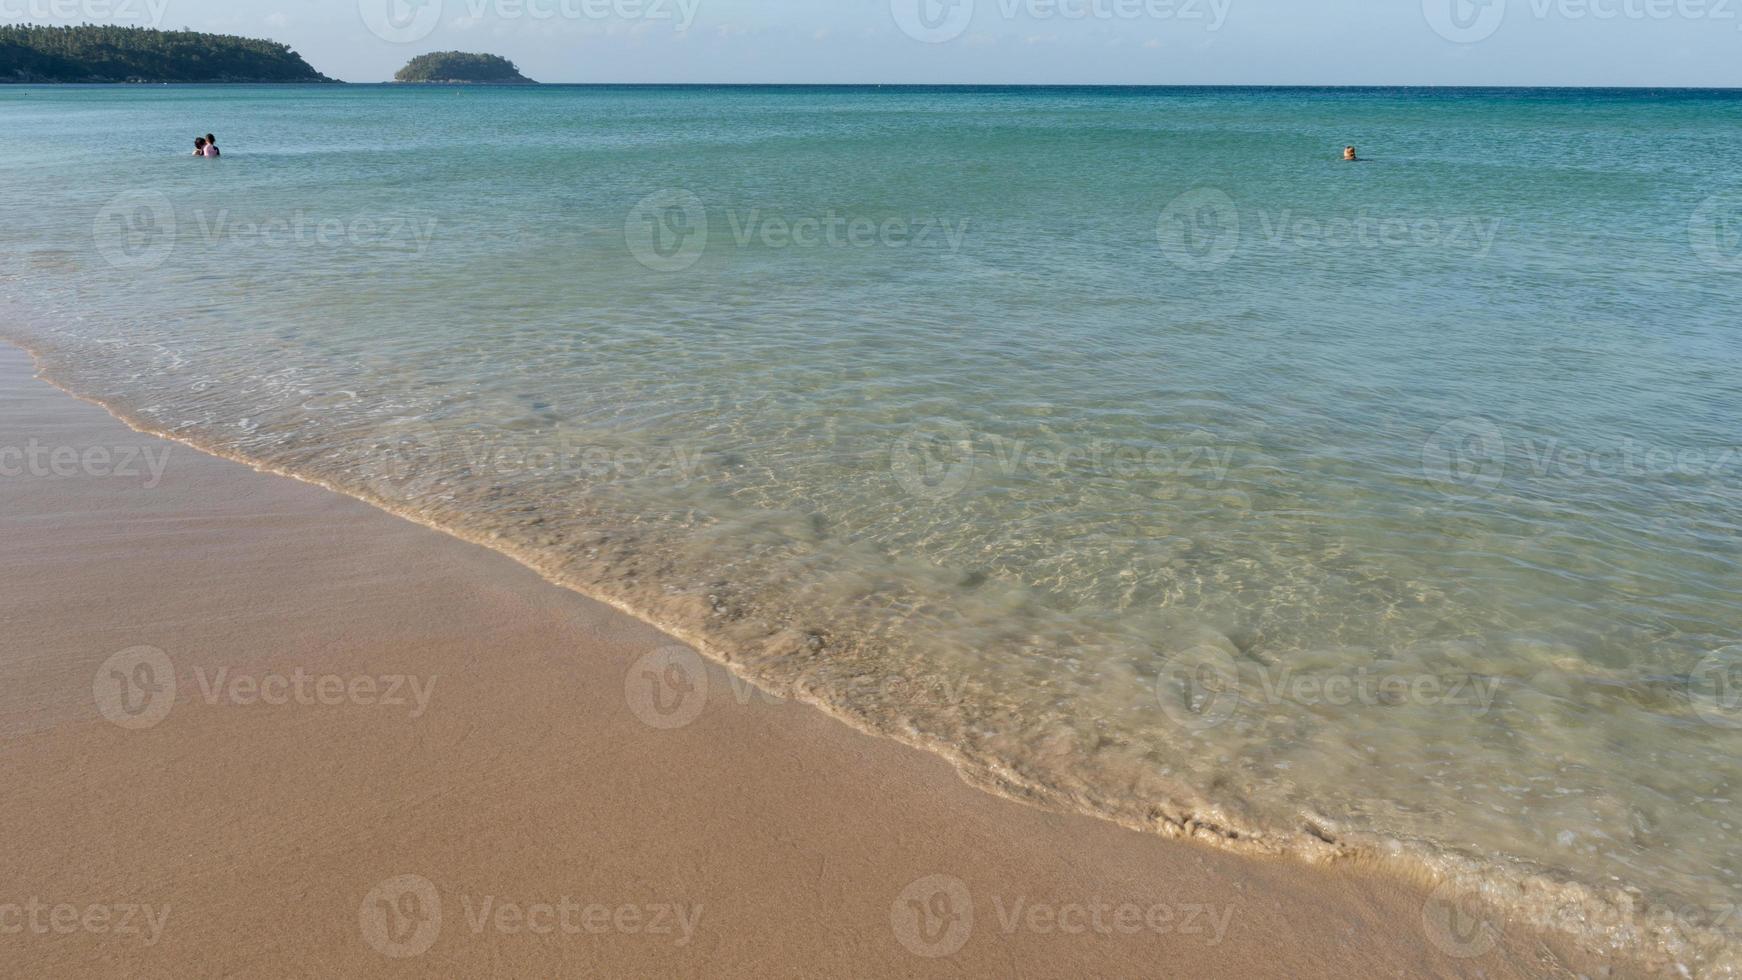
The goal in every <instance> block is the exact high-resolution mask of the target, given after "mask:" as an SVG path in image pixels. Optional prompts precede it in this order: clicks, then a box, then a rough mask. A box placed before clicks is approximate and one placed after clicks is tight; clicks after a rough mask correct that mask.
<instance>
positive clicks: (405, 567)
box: [0, 348, 1601, 978]
mask: <svg viewBox="0 0 1742 980" xmlns="http://www.w3.org/2000/svg"><path fill="white" fill-rule="evenodd" d="M32 440H34V441H35V444H36V446H37V448H38V449H39V450H47V449H50V448H53V447H70V449H72V450H77V451H78V453H79V457H78V458H79V459H80V462H79V463H78V464H77V465H76V466H73V467H72V469H73V470H76V471H78V472H75V473H74V474H73V475H66V476H57V475H55V474H54V473H53V469H54V467H53V466H52V462H53V457H44V458H43V459H45V460H46V461H47V462H48V463H49V464H50V468H49V469H48V470H46V471H43V473H44V475H31V473H30V472H28V467H27V468H26V470H27V471H26V472H25V473H23V474H22V475H13V476H4V477H0V555H3V557H4V569H5V580H4V589H3V590H0V627H3V630H4V632H3V634H0V635H3V636H4V643H3V647H0V649H3V654H0V785H3V786H4V793H3V794H0V828H3V832H0V976H4V977H8V978H12V977H21V978H22V977H31V978H35V977H104V976H117V977H119V976H127V977H165V978H169V977H174V978H184V977H219V976H224V977H230V976H322V977H401V976H403V977H473V976H478V977H482V976H491V977H550V976H559V975H561V976H625V977H627V976H636V977H654V976H698V977H700V976H706V977H728V976H757V977H764V976H767V977H774V976H787V977H799V976H804V977H890V976H904V977H906V976H912V977H919V976H997V977H1015V976H1032V977H1085V976H1101V977H1138V976H1152V977H1200V976H1202V977H1222V976H1226V977H1253V976H1278V977H1279V976H1291V977H1311V976H1327V977H1328V976H1335V977H1368V976H1483V975H1485V976H1488V977H1508V976H1572V975H1575V973H1580V972H1583V973H1589V974H1591V975H1600V973H1601V970H1599V969H1597V968H1595V967H1596V965H1595V964H1593V963H1590V962H1581V961H1580V960H1578V959H1577V957H1576V956H1574V955H1573V954H1570V953H1568V952H1567V951H1566V950H1565V949H1563V948H1562V947H1561V946H1560V944H1559V943H1557V942H1556V941H1554V940H1553V939H1552V938H1545V937H1543V936H1539V935H1535V934H1531V933H1529V932H1526V931H1523V930H1518V929H1507V930H1505V931H1504V933H1503V934H1502V935H1501V936H1500V937H1499V940H1498V942H1497V943H1496V944H1495V945H1494V946H1493V947H1492V948H1491V949H1489V950H1487V951H1486V952H1485V953H1483V954H1482V955H1479V956H1471V957H1466V958H1460V957H1457V956H1452V955H1448V954H1447V952H1446V951H1445V949H1444V948H1443V944H1436V943H1435V942H1432V941H1430V938H1429V932H1430V930H1429V928H1428V927H1427V924H1426V923H1425V922H1424V914H1423V913H1424V908H1425V909H1429V910H1430V911H1431V906H1430V905H1429V903H1428V899H1427V896H1426V895H1425V894H1424V892H1423V891H1422V890H1421V889H1419V888H1417V887H1415V886H1413V885H1409V884H1405V883H1400V882H1396V881H1392V880H1390V879H1387V878H1384V877H1381V876H1380V875H1377V874H1375V873H1372V872H1371V871H1367V870H1363V869H1360V868H1337V867H1331V868H1310V867H1306V866H1303V865H1300V864H1298V863H1293V862H1287V861H1261V860H1254V859H1252V858H1248V857H1244V856H1239V855H1234V854H1229V853H1226V852H1223V851H1219V850H1215V849H1211V848H1208V847H1204V846H1201V845H1198V844H1193V843H1187V842H1178V841H1169V840H1164V839H1161V838H1159V837H1152V836H1148V835H1144V834H1141V833H1137V832H1133V831H1130V830H1125V829H1122V828H1119V827H1115V826H1112V825H1110V824H1106V823H1102V822H1100V821H1097V820H1094V819H1090V818H1087V817H1082V816H1076V815H1064V814H1054V813H1048V812H1043V811H1040V810H1036V809H1032V808H1029V807H1026V806H1023V805H1020V804H1016V803H1012V802H1010V801H1007V800H1004V799H1001V798H997V797H994V796H991V795H987V794H985V793H982V792H980V791H978V790H975V789H973V788H970V787H969V786H967V785H965V784H964V783H962V782H961V781H960V780H959V779H957V778H956V776H955V774H954V772H953V771H952V770H951V768H950V767H949V766H948V765H946V764H945V763H944V762H942V761H941V760H939V759H937V758H934V757H932V756H929V755H927V754H923V753H921V752H918V751H914V750H911V749H909V748H906V747H904V746H901V745H898V744H895V743H893V742H889V741H885V740H881V739H876V738H872V737H869V736H866V735H863V734H861V733H859V732H856V731H853V730H851V729H849V728H847V727H846V726H844V725H842V724H840V723H839V722H837V721H835V720H833V719H831V718H828V717H826V716H824V715H822V714H821V713H819V712H817V711H815V710H813V709H811V708H809V707H806V706H803V705H798V704H793V703H778V702H775V701H772V700H770V699H767V698H764V697H760V696H753V695H750V694H749V693H748V692H746V691H744V690H743V689H742V688H741V687H739V686H735V685H734V684H732V683H731V681H730V679H729V678H728V675H726V674H725V673H723V672H721V671H720V670H718V669H717V668H711V667H710V668H707V677H708V680H707V689H708V696H707V699H706V701H705V703H704V702H700V701H693V702H689V703H686V702H683V701H681V700H677V699H676V698H677V695H676V694H674V692H673V691H672V690H670V689H667V690H665V691H664V692H663V693H664V694H665V695H666V696H668V697H671V698H673V699H674V700H672V701H670V702H668V703H667V704H666V705H665V706H666V707H672V706H673V705H677V706H678V707H679V709H680V710H679V713H678V714H677V715H676V716H669V717H668V716H661V715H659V714H657V713H656V712H654V713H650V712H651V711H652V709H650V707H649V702H648V698H649V697H651V695H652V694H653V693H654V691H655V688H654V686H653V685H654V682H655V680H658V679H659V678H661V677H673V676H675V675H672V674H668V673H665V672H664V671H654V674H655V677H653V678H649V677H647V676H645V675H646V673H647V671H646V670H645V668H646V667H647V666H648V662H647V661H644V660H643V659H642V658H644V657H645V656H646V655H647V654H649V653H650V652H651V651H657V650H660V649H661V648H665V647H669V646H670V645H671V642H670V641H669V640H668V639H666V638H664V637H662V636H661V635H660V634H659V633H658V632H657V631H655V630H654V629H652V628H651V627H649V626H646V625H644V624H642V623H639V622H636V621H634V620H632V619H630V618H629V617H627V616H624V615H621V614H619V613H617V612H615V611H613V610H610V609H608V608H606V607H604V606H602V605H600V604H598V603H596V602H593V601H590V600H588V599H586V598H584V597H581V596H579V595H575V594H573V593H571V592H568V591H565V590H563V589H559V588H556V587H554V586H551V585H549V584H547V583H546V582H545V581H543V580H542V579H540V578H539V577H538V576H537V575H535V574H534V573H532V572H531V571H528V570H527V569H525V568H524V567H522V566H520V565H518V564H516V563H514V562H512V561H510V560H508V559H507V558H504V557H502V556H500V555H498V554H495V553H493V552H491V551H488V550H486V549H483V548H479V547H475V546H473V545H470V544H466V543H463V542H461V541H458V540H455V539H453V538H450V537H448V536H445V535H443V534H440V533H438V532H435V531H432V530H429V529H427V528H424V527H420V526H417V525H414V524H412V523H409V522H407V521H404V520H401V519H399V518H396V517H393V516H391V515H388V514H385V513H382V512H380V511H377V510H375V509H373V508H371V507H368V506H366V505H364V504H362V503H359V502H357V501H354V500H351V499H348V498H345V497H342V496H340V495H337V494H334V493H331V492H328V491H326V490H323V489H320V488H317V487H314V486H311V485H307V484H303V483H299V482H297V481H294V480H290V479H286V478H282V477H277V476H271V475H266V474H262V473H259V472H256V471H254V470H252V469H250V468H248V467H246V466H242V465H239V464H236V463H233V462H229V461H226V460H221V459H217V458H215V457H212V456H208V455H204V454H202V453H200V452H198V451H196V450H193V449H191V448H188V447H185V446H180V445H174V444H171V443H168V442H164V441H163V440H160V439H156V438H154V437H151V436H146V435H141V434H139V433H136V432H133V431H132V430H130V429H128V428H127V427H125V426H124V425H122V424H121V423H119V422H117V421H116V420H114V419H113V418H112V417H110V416H109V415H108V414H107V413H106V412H104V411H103V410H101V409H100V408H98V407H96V406H93V405H91V404H88V403H85V402H82V401H79V400H76V399H74V398H72V397H70V396H68V395H66V394H63V393H61V392H59V391H57V390H55V389H54V388H52V387H50V386H49V385H48V384H46V383H43V382H40V381H36V380H33V378H32V376H31V369H30V363H29V360H28V358H27V357H26V356H25V355H24V354H23V353H21V352H18V351H15V350H13V349H11V348H0V447H18V448H28V447H29V446H30V445H31V442H32ZM93 448H101V449H107V450H111V455H110V457H109V460H108V462H106V463H105V462H104V461H103V454H101V453H98V454H95V455H92V456H87V455H85V454H86V452H87V451H88V450H91V449H93ZM141 448H146V449H150V450H151V452H152V453H153V454H154V456H153V458H154V459H155V460H156V462H158V463H162V462H164V460H165V457H164V456H162V454H163V453H165V452H167V453H168V457H167V467H166V468H165V469H164V470H163V473H162V478H161V481H160V482H159V481H154V480H153V479H152V476H151V472H150V469H149V467H148V465H147V464H146V462H145V461H144V460H143V459H140V460H136V461H135V462H136V464H137V467H136V468H137V470H138V473H137V475H127V474H124V473H113V472H110V470H112V469H115V468H118V467H120V465H121V461H122V457H123V456H124V455H125V454H126V453H127V452H129V451H130V450H137V449H141ZM70 458H71V457H69V456H67V455H66V453H64V452H63V453H62V455H61V457H60V459H61V461H62V462H63V463H64V462H65V461H66V460H68V459H70ZM13 462H14V463H16V459H15V458H14V459H13ZM5 463H7V459H6V458H0V464H5ZM87 464H89V465H87ZM60 469H61V470H62V471H63V472H67V467H65V466H62V467H60ZM16 471H17V466H16V465H14V466H13V467H12V472H14V473H16ZM153 484H154V485H153ZM140 647H149V648H155V650H157V651H161V657H162V658H167V665H168V669H167V670H166V669H165V661H164V660H162V659H160V657H159V654H157V653H153V652H139V651H135V652H132V653H124V652H125V651H134V648H140ZM117 654H121V656H119V657H117V656H116V655H117ZM638 662H639V663H638ZM653 666H655V667H659V666H662V665H660V664H654V665H653ZM675 666H676V667H677V668H678V669H680V670H681V669H682V668H683V666H684V665H683V663H682V662H681V659H680V662H679V663H677V664H676V665H675ZM154 671H156V673H154ZM171 671H172V672H173V677H174V683H175V696H174V700H173V701H170V700H168V698H167V687H166V685H165V684H164V682H165V681H166V680H167V679H168V678H169V676H170V672H171ZM220 671H223V672H225V673H224V674H223V675H222V679H221V683H222V686H221V687H219V688H217V689H216V690H213V689H212V688H213V686H214V685H216V684H218V683H219V682H220V678H219V672H220ZM298 671H301V672H302V673H303V674H304V675H306V676H309V677H328V676H330V677H334V678H340V679H343V683H345V684H346V685H351V684H355V685H357V686H356V687H354V688H352V687H350V686H347V687H346V688H345V689H344V690H343V691H341V690H339V689H338V688H335V687H333V686H332V685H334V684H338V683H341V682H340V681H328V682H325V683H326V685H327V686H325V687H322V686H321V685H320V683H317V682H312V681H310V682H305V684H304V689H303V694H304V697H303V698H302V700H301V701H299V700H298V699H297V698H296V696H295V691H294V690H285V691H279V690H278V689H277V688H276V687H274V682H273V681H272V680H271V679H272V678H285V679H290V678H294V677H295V676H296V674H297V672H298ZM391 677H407V678H410V679H411V680H413V681H415V682H416V684H417V687H416V688H415V689H414V688H413V687H412V686H411V685H410V683H409V682H400V683H401V687H400V688H399V689H398V691H397V699H398V700H401V701H404V702H405V703H403V704H383V703H376V702H378V701H381V700H384V699H386V698H385V695H386V694H387V693H388V688H389V687H391V686H392V685H393V684H394V683H395V682H394V681H391V680H386V681H375V680H372V679H376V678H391ZM238 681H240V685H239V686H238V684H237V682H238ZM262 681H265V682H266V690H267V691H268V692H269V693H272V694H273V695H274V700H284V699H282V698H279V697H278V695H279V694H284V695H288V696H289V697H288V701H287V703H278V704H271V703H260V702H259V695H258V694H257V693H256V692H255V691H254V689H253V688H252V687H251V686H250V685H251V684H254V683H259V682H262ZM371 683H373V684H375V685H376V687H375V689H374V690H373V691H371V690H370V688H369V686H368V685H369V684H371ZM152 685H155V686H156V688H157V690H158V693H157V694H155V695H151V694H148V693H146V692H147V690H148V689H149V688H150V687H151V686H152ZM419 691H421V692H422V694H421V696H422V697H424V698H426V699H427V700H426V702H425V704H424V706H423V710H422V711H421V713H419V705H418V702H417V698H418V697H419V694H418V693H417V692H419ZM129 698H130V700H128V699H129ZM323 700H324V701H325V702H330V703H322V702H323ZM303 701H306V702H310V703H302V702H303ZM686 708H687V709H692V710H693V709H699V712H698V713H696V714H695V717H694V718H693V720H690V721H688V723H687V724H683V725H679V726H677V727H670V728H662V727H656V726H654V725H650V724H648V723H647V722H646V721H645V720H644V718H652V719H654V720H656V721H662V722H668V721H679V720H683V718H684V716H685V715H687V714H688V713H689V711H688V710H684V709H686ZM165 710H167V714H162V717H161V718H159V717H157V715H158V714H161V713H162V712H163V711H165ZM104 711H107V712H108V713H109V714H110V715H113V716H114V717H115V718H118V719H119V720H120V721H121V722H123V723H124V724H117V723H115V722H113V721H111V720H109V719H108V718H106V717H105V715H104ZM130 712H134V713H130ZM401 876H417V877H416V878H402V877H401ZM908 899H913V900H916V901H918V902H919V908H920V909H924V910H926V911H927V914H926V915H925V916H924V917H923V919H922V917H921V916H920V914H919V913H918V912H916V911H915V907H914V906H913V905H911V904H909V903H908V901H907V900H908ZM565 900H566V901H567V902H568V903H569V907H568V908H567V909H566V916H567V918H566V924H567V925H568V926H569V927H570V931H565V930H564V929H563V925H564V921H565V920H564V919H563V918H562V916H563V915H564V910H562V909H560V908H558V906H560V905H561V903H563V902H565ZM486 903H489V904H488V906H486ZM1096 905H1100V906H1105V907H1104V908H1103V909H1102V910H1101V911H1100V913H1099V918H1098V919H1097V918H1096V917H1094V916H1092V915H1091V914H1090V913H1089V908H1090V907H1092V906H1096ZM592 906H596V907H597V908H595V909H592V910H589V907H592ZM57 907H59V911H57V910H56V909H57ZM438 907H439V910H440V921H439V924H438V923H437V922H436V920H435V917H434V916H433V915H432V913H433V912H434V911H435V910H436V909H437V908H438ZM486 908H488V910H489V914H488V915H487V916H485V915H484V910H485V909H486ZM130 909H131V911H130ZM505 909H506V911H504V910H505ZM626 909H629V910H633V911H625V910H626ZM1122 909H1123V911H1122ZM147 910H148V911H147ZM969 911H971V914H972V921H971V924H970V923H969V921H968V918H967V916H966V915H965V914H964V913H967V912H969ZM528 913H530V918H527V914H528ZM680 913H681V915H682V916H683V917H684V918H683V920H682V921H684V922H687V923H688V924H689V928H690V929H691V932H690V934H689V935H688V937H687V941H686V937H685V934H684V926H683V925H681V924H680V919H679V914H680ZM698 915H699V918H698ZM1061 916H1062V919H1061V918H1060V917H1061ZM123 919H126V920H127V922H128V923H129V924H130V928H132V929H135V930H136V931H137V932H130V933H128V934H125V935H119V934H117V930H116V928H115V927H116V926H118V925H122V924H123V921H122V920H123ZM1061 922H1062V925H1061ZM1097 926H1098V927H1099V930H1100V931H1097ZM531 927H536V928H537V929H539V930H540V931H537V932H534V931H531ZM1065 927H1069V928H1068V930H1067V928H1065ZM1223 930H1225V931H1223ZM956 946H959V949H955V950H954V952H950V950H951V949H952V948H954V947H956ZM941 953H948V955H922V954H941Z"/></svg>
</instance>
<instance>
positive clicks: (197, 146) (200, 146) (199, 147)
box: [194, 136, 206, 157]
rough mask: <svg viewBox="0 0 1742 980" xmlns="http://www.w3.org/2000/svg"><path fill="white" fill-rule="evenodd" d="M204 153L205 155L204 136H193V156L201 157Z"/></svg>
mask: <svg viewBox="0 0 1742 980" xmlns="http://www.w3.org/2000/svg"><path fill="white" fill-rule="evenodd" d="M205 155H206V138H205V137H204V136H195V137H194V156H196V157H203V156H205Z"/></svg>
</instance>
